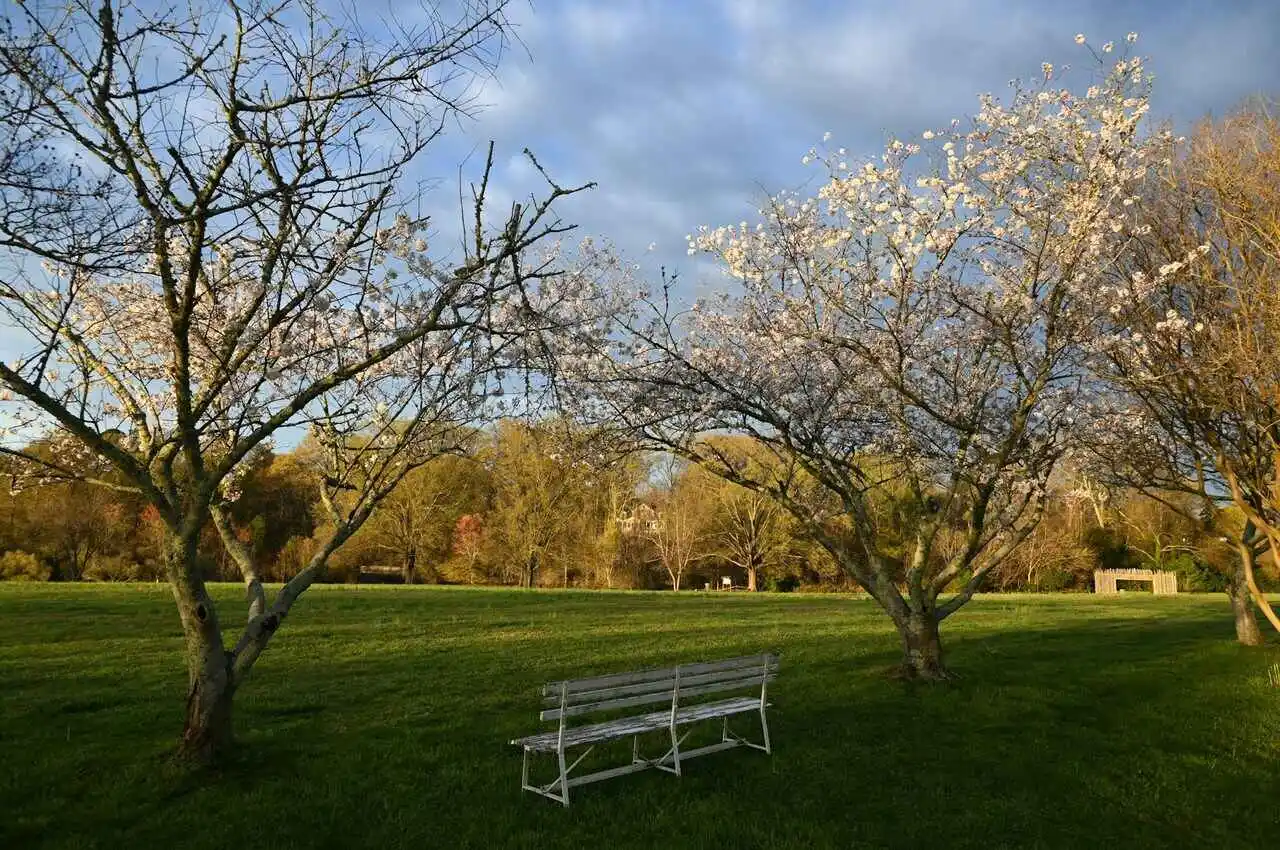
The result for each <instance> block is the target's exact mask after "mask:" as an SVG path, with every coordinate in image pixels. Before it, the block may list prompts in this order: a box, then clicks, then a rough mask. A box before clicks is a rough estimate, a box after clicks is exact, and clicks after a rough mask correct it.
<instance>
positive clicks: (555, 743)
mask: <svg viewBox="0 0 1280 850" xmlns="http://www.w3.org/2000/svg"><path fill="white" fill-rule="evenodd" d="M777 675H778V656H777V655H773V654H769V653H765V654H761V655H748V656H744V657H742V658H728V659H725V660H723V661H710V662H703V663H699V664H682V665H680V666H678V667H666V668H663V669H660V670H640V671H635V672H631V673H616V674H614V675H610V676H594V677H592V678H588V679H569V680H566V681H563V682H551V683H550V684H548V685H545V686H544V687H543V689H542V697H543V705H544V706H548V707H547V708H544V709H543V711H542V712H541V713H540V714H539V715H538V718H539V719H540V720H542V721H544V722H545V721H550V720H554V721H556V723H557V728H556V729H554V730H552V731H549V732H543V733H541V734H538V735H530V736H528V737H526V738H517V739H516V740H514V741H512V742H511V743H512V744H513V745H514V746H517V747H521V748H523V750H524V765H523V768H522V770H521V775H520V787H521V789H523V790H525V791H533V792H534V793H536V794H541V795H542V796H544V797H548V798H550V799H552V800H555V801H557V802H560V803H563V804H564V805H566V806H567V805H569V789H570V788H573V787H575V786H577V785H585V784H586V783H588V782H598V781H600V780H602V779H609V778H611V777H614V776H622V775H624V774H627V773H635V772H636V771H638V770H644V769H646V768H649V767H656V768H658V769H659V770H665V771H667V772H668V773H674V774H675V775H676V776H679V775H680V763H681V762H682V761H685V760H687V759H691V758H695V757H697V756H702V755H707V754H708V753H715V752H719V751H720V750H727V749H729V748H731V747H738V746H747V747H752V748H754V749H757V750H761V751H763V752H765V753H769V754H772V752H773V750H772V747H771V745H770V743H769V722H768V720H767V719H766V717H765V709H767V708H768V707H769V702H768V688H769V682H771V681H773V680H774V678H776V677H777ZM748 690H750V691H758V693H754V694H752V695H750V696H746V695H740V696H736V697H729V698H720V699H714V700H710V701H708V700H707V697H710V696H713V695H716V696H723V695H724V694H728V693H732V692H734V691H739V692H741V691H748ZM655 703H670V707H669V708H664V709H663V710H662V711H653V712H647V713H645V714H632V715H628V716H626V717H616V718H614V719H611V720H605V721H600V722H596V723H591V724H588V725H581V726H570V725H569V724H568V720H569V718H571V717H582V716H584V715H595V714H601V713H604V712H618V711H620V710H622V709H628V708H635V707H637V706H642V705H653V704H655ZM751 712H759V714H760V731H761V734H762V737H763V743H760V744H757V743H754V742H751V741H748V740H746V739H744V738H742V737H740V736H739V735H737V734H736V733H734V732H733V731H732V730H730V729H729V718H730V717H732V716H733V715H735V714H748V713H751ZM715 719H723V721H724V724H723V729H722V731H721V735H720V742H719V743H717V744H710V745H708V746H705V747H698V748H697V749H693V750H681V749H680V745H681V744H682V743H684V740H685V739H686V738H687V737H688V736H689V731H688V730H685V732H684V734H683V735H681V734H680V728H679V727H681V726H687V725H689V724H692V723H697V722H699V721H703V720H715ZM664 729H665V730H667V732H668V735H669V739H670V747H669V748H668V749H667V751H666V752H665V753H663V754H662V755H661V756H659V757H658V758H644V757H642V756H641V755H640V737H639V736H640V735H643V734H645V733H647V732H657V731H661V730H664ZM622 738H631V739H632V744H631V763H630V764H627V765H623V766H621V767H614V768H610V769H608V770H600V771H596V772H595V773H588V774H584V775H581V776H574V777H570V775H569V774H570V773H572V772H573V769H574V768H575V767H577V766H578V765H579V764H581V762H582V760H583V759H584V758H586V756H587V754H588V753H590V752H591V750H592V749H594V747H595V745H596V744H599V743H602V742H604V741H612V740H618V739H622ZM583 746H585V747H586V748H587V749H586V750H584V751H583V752H582V753H580V754H579V755H578V756H577V758H575V759H574V761H573V762H572V764H568V765H567V766H566V761H567V759H566V751H568V750H569V749H571V748H577V747H583ZM530 753H548V754H554V755H555V757H556V765H557V767H558V771H557V775H556V778H555V779H553V780H551V781H550V782H548V783H547V784H545V785H537V784H531V783H530V782H529V755H530Z"/></svg>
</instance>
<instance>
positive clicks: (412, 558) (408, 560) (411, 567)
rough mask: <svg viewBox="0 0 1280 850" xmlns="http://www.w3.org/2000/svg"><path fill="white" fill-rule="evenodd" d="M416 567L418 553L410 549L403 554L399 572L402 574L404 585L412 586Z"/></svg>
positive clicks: (415, 577)
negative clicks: (402, 562)
mask: <svg viewBox="0 0 1280 850" xmlns="http://www.w3.org/2000/svg"><path fill="white" fill-rule="evenodd" d="M417 566H418V553H417V552H416V551H414V550H413V549H410V550H409V551H408V552H406V553H405V555H404V564H403V566H402V567H401V571H402V572H403V573H404V583H405V584H413V583H414V581H415V580H416V579H417V576H416V573H415V570H416V569H417Z"/></svg>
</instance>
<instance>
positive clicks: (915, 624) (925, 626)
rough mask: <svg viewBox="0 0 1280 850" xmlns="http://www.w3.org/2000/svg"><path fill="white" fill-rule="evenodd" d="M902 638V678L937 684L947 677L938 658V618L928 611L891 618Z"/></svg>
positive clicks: (948, 672) (943, 664) (942, 663)
mask: <svg viewBox="0 0 1280 850" xmlns="http://www.w3.org/2000/svg"><path fill="white" fill-rule="evenodd" d="M894 625H895V626H897V627H898V634H900V635H901V636H902V675H903V677H904V678H907V679H914V680H920V681H926V682H937V681H943V680H945V679H950V678H951V673H950V671H948V670H947V666H946V664H945V663H944V662H943V658H942V637H941V635H940V634H939V632H938V625H939V621H938V617H937V615H936V614H935V613H934V612H932V611H911V612H909V613H908V614H907V615H906V616H905V617H899V616H895V617H894Z"/></svg>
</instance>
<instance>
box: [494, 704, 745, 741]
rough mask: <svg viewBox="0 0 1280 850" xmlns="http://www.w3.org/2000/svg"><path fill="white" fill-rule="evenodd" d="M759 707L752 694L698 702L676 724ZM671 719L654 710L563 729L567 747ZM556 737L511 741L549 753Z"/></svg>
mask: <svg viewBox="0 0 1280 850" xmlns="http://www.w3.org/2000/svg"><path fill="white" fill-rule="evenodd" d="M759 707H760V700H759V699H756V698H754V697H736V698H734V699H727V700H719V701H717V702H704V703H699V704H698V705H691V706H687V707H684V708H681V709H679V710H678V711H677V712H676V725H678V726H679V725H684V724H686V723H695V722H697V721H700V720H710V719H713V718H717V717H728V716H731V715H734V714H744V713H746V712H749V711H756V710H758V709H759ZM670 722H671V712H669V711H654V712H650V713H649V714H640V715H635V716H633V717H620V718H618V719H617V720H607V721H605V722H603V723H594V724H591V725H588V726H575V727H574V728H572V729H566V730H565V733H564V743H565V746H566V747H574V746H579V745H581V744H591V743H595V742H597V741H610V740H615V739H618V738H629V737H631V736H632V735H640V734H643V733H645V732H653V731H655V730H658V729H664V728H666V727H667V725H668V724H669V723H670ZM558 740H559V732H558V730H557V731H551V732H542V733H540V734H538V735H529V736H528V737H525V738H517V739H515V740H514V741H512V742H511V743H512V744H514V745H516V746H522V747H524V748H525V749H529V750H536V751H540V752H549V751H553V750H555V748H556V744H557V742H558Z"/></svg>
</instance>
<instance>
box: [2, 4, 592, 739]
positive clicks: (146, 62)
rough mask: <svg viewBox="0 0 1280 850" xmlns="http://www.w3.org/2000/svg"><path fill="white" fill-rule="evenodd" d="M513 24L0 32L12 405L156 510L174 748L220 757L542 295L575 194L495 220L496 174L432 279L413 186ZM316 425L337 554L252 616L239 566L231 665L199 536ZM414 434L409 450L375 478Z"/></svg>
mask: <svg viewBox="0 0 1280 850" xmlns="http://www.w3.org/2000/svg"><path fill="white" fill-rule="evenodd" d="M505 5H506V4H505V2H503V0H464V2H462V3H459V4H455V5H454V6H453V7H451V11H450V12H445V11H442V10H439V9H424V10H423V15H421V16H418V17H416V18H415V19H414V20H413V22H412V23H409V24H404V25H400V24H397V23H395V22H390V23H370V21H371V20H373V19H372V18H371V17H370V16H365V15H359V16H357V15H356V14H355V13H354V12H352V13H350V14H345V15H344V14H341V13H337V14H338V15H339V16H338V17H335V16H334V15H332V14H330V13H329V12H327V11H326V10H325V9H324V8H322V5H321V4H320V3H318V2H314V1H313V0H281V1H280V2H278V3H266V2H259V0H249V1H248V2H237V0H225V2H215V0H207V2H196V3H193V4H191V5H183V6H177V7H159V9H158V10H156V11H153V10H152V7H151V6H150V5H149V4H135V3H131V2H128V0H124V2H116V0H100V2H92V0H71V2H70V3H45V2H24V3H20V4H18V5H17V6H16V7H14V8H13V9H12V10H11V12H10V13H9V14H8V15H7V16H6V18H5V21H4V23H3V24H2V25H0V26H3V29H0V71H2V72H3V74H2V76H3V82H2V83H0V247H3V248H4V249H5V252H4V254H3V255H0V308H3V310H4V315H5V316H6V319H7V322H6V327H7V330H8V331H9V332H10V333H11V334H13V335H14V336H15V337H16V338H18V339H21V340H24V341H25V342H26V343H27V348H26V351H25V352H24V354H23V355H22V356H20V357H19V358H17V359H16V360H15V361H11V362H9V363H6V364H3V365H0V384H3V386H4V388H5V389H6V390H7V393H8V394H11V398H12V399H14V400H13V401H12V402H10V403H9V404H8V407H9V410H8V411H7V413H8V414H9V415H10V417H11V420H12V421H17V422H18V423H19V425H20V426H27V425H39V426H45V425H53V426H56V427H57V428H58V429H60V430H61V431H63V432H64V433H65V434H67V435H70V436H71V437H73V438H75V439H76V440H78V441H79V442H81V443H82V444H83V445H85V446H86V447H87V448H88V449H90V450H91V451H92V452H93V453H95V454H96V455H98V456H99V457H101V458H102V459H103V460H104V461H106V462H108V463H109V464H110V465H111V466H112V467H113V468H114V469H115V470H116V471H117V473H118V474H119V476H120V478H121V479H122V480H123V481H124V482H125V485H127V486H128V487H130V488H132V489H134V490H136V491H137V492H138V493H139V494H140V495H141V496H142V497H143V498H144V499H145V500H146V501H147V502H148V503H150V504H151V505H152V506H153V507H154V508H155V509H156V510H157V511H158V513H159V515H160V517H161V518H162V519H163V522H164V526H165V528H166V530H167V532H166V533H167V542H166V550H167V552H166V572H167V575H168V579H169V582H170V584H171V586H172V588H173V593H174V599H175V602H176V603H177V607H178V611H179V614H180V616H181V620H182V626H183V633H184V635H185V638H186V662H187V669H188V673H189V691H188V697H187V713H186V724H185V731H184V735H183V750H184V752H185V753H187V754H188V755H190V756H192V757H195V758H200V759H206V758H210V757H212V756H214V755H215V754H216V753H217V752H219V751H220V750H221V749H223V747H224V746H225V745H226V744H227V743H228V741H229V740H230V737H231V728H232V727H231V706H232V698H233V695H234V693H235V692H236V689H237V688H238V687H239V686H240V685H241V684H242V683H243V681H244V678H245V676H246V675H247V674H248V672H249V669H250V668H251V667H252V665H253V662H254V660H255V659H256V658H257V657H258V655H259V654H260V652H261V651H262V650H263V649H264V648H265V646H266V645H267V642H268V641H269V640H270V638H271V636H272V635H273V634H274V633H275V631H276V629H277V628H278V627H279V624H280V621H281V620H282V619H283V618H284V616H285V615H286V614H287V613H288V612H289V610H290V609H291V606H292V604H293V602H294V601H295V600H296V599H297V597H298V595H299V594H300V593H301V592H302V591H304V590H305V589H306V587H307V586H309V585H310V583H311V582H312V581H314V580H315V578H316V577H317V576H318V575H319V573H320V571H321V570H322V569H323V564H324V562H325V559H326V558H327V555H328V553H329V552H331V551H332V549H333V548H336V546H337V545H340V543H341V540H342V539H345V537H346V536H349V535H350V534H351V533H353V531H354V529H355V528H358V526H359V524H360V523H362V522H363V521H364V520H365V519H367V517H368V515H369V513H370V512H371V510H372V507H373V505H375V504H376V503H377V501H378V500H380V499H381V498H382V497H384V496H385V494H386V493H387V492H389V491H390V489H391V488H393V487H394V483H395V481H396V480H397V475H402V474H403V471H404V470H405V469H406V468H412V464H414V463H420V462H425V459H426V458H428V457H429V456H431V455H433V454H434V453H435V450H434V449H431V448H430V447H431V446H439V444H440V440H439V439H438V438H441V434H440V433H439V432H438V431H437V430H436V429H434V428H433V427H430V426H431V423H437V422H442V421H449V422H454V423H456V422H457V421H459V420H458V419H456V418H454V417H453V416H452V414H453V413H454V411H453V409H452V404H446V405H445V410H443V411H441V410H440V409H439V406H438V405H437V402H438V401H439V400H440V399H441V398H444V399H448V400H452V399H453V398H454V395H453V394H452V393H451V392H445V393H444V395H443V396H441V395H440V394H439V393H440V391H441V390H442V388H444V387H446V386H447V387H456V388H459V391H460V392H465V393H466V394H468V395H469V394H471V393H472V392H473V391H474V387H475V386H476V378H475V376H476V375H478V374H485V371H486V369H488V368H489V367H488V366H487V365H485V361H486V355H485V354H484V353H483V352H482V351H481V352H479V353H474V352H475V351H476V346H479V347H480V348H482V349H483V348H485V347H487V346H488V345H489V343H488V338H489V332H490V331H492V330H495V329H498V328H501V327H503V326H504V325H506V326H513V325H516V324H521V323H523V322H525V318H526V317H527V316H528V315H530V314H532V313H534V312H536V310H537V308H538V306H539V305H543V304H548V303H557V302H558V301H559V298H558V297H557V296H555V295H553V294H551V293H550V292H548V291H543V289H544V288H548V287H550V285H551V283H552V281H553V278H551V277H550V274H551V268H550V265H549V263H550V262H551V258H548V257H546V256H543V257H539V258H532V259H531V252H530V249H531V248H532V247H533V246H534V245H536V244H537V243H539V242H540V241H541V240H543V239H544V238H545V237H547V236H551V235H554V234H557V233H560V232H563V231H564V230H566V229H567V228H566V227H565V226H564V225H561V224H560V223H559V221H558V220H556V219H555V218H554V217H553V215H552V213H551V205H552V203H553V202H554V201H555V200H556V199H558V198H560V197H562V196H564V195H565V194H568V193H570V192H572V191H576V190H572V189H564V188H561V187H560V186H558V185H556V184H555V183H553V182H550V181H548V184H549V189H548V192H547V194H546V196H545V197H544V198H543V199H541V200H538V199H534V200H531V201H530V202H529V203H527V204H515V205H513V207H512V208H511V209H510V210H509V211H508V212H504V213H503V215H502V217H501V218H500V219H499V221H498V223H497V225H496V226H493V225H491V223H490V222H489V221H488V214H487V210H486V204H485V199H486V194H487V193H486V189H487V186H488V175H489V169H488V167H486V169H485V172H484V176H483V177H482V178H481V180H480V181H479V182H478V183H477V184H476V185H475V186H474V187H473V195H472V198H471V202H470V204H469V207H470V208H469V209H468V210H467V212H466V217H465V222H464V228H463V233H464V238H463V240H462V244H461V245H460V246H459V247H460V256H457V257H456V259H454V260H452V261H449V260H448V259H445V258H447V257H448V254H447V253H446V252H439V251H436V252H433V255H432V256H435V257H440V258H441V259H432V258H431V257H429V256H428V254H427V246H426V244H425V242H424V241H423V239H424V235H429V233H428V231H426V230H425V226H426V222H425V221H424V220H422V218H421V217H420V216H419V215H418V214H417V210H416V205H417V204H418V203H419V201H420V194H421V192H420V187H419V186H417V185H415V184H414V183H412V182H411V181H410V179H409V172H408V170H407V169H408V167H409V166H410V165H411V164H412V163H414V162H415V161H417V160H419V158H420V157H421V155H422V154H423V152H424V151H426V150H427V149H428V147H429V146H430V145H431V144H432V142H433V141H435V140H436V139H437V138H438V137H439V136H440V134H441V133H442V132H443V130H444V129H445V127H446V126H447V124H448V122H449V121H450V120H452V119H453V118H455V117H456V116H458V115H461V114H464V113H465V112H466V110H467V109H468V108H469V107H470V106H471V105H472V104H473V103H474V96H475V91H476V89H475V83H476V81H477V80H479V79H480V78H481V77H482V76H483V75H485V74H487V73H489V72H490V71H492V69H493V68H494V67H495V65H496V63H497V61H498V59H499V57H500V55H501V52H502V50H503V48H504V45H505V44H506V39H507V35H508V23H507V20H506V17H505ZM449 15H452V17H449ZM531 158H532V157H531ZM489 163H490V165H491V163H492V148H491V149H490V159H489ZM534 164H535V165H536V160H535V161H534ZM441 356H443V357H444V358H445V359H446V360H447V361H448V363H450V364H451V365H450V366H449V367H448V368H447V369H445V370H444V371H443V373H442V372H441V371H439V370H436V369H435V368H434V364H436V363H437V361H438V359H439V358H440V357H441ZM424 366H425V367H427V368H425V369H424V368H420V367H424ZM442 374H443V375H444V378H443V381H442V379H441V375H442ZM460 375H461V377H462V379H461V380H458V378H459V376H460ZM468 376H470V377H468ZM406 419H408V420H409V423H410V424H409V425H408V426H405V425H404V424H403V423H404V422H405V420H406ZM463 420H464V421H465V417H464V418H463ZM313 423H314V424H317V425H318V426H319V428H320V430H321V431H323V432H325V433H327V434H329V435H330V440H329V443H330V446H331V447H332V452H331V458H332V460H333V463H332V464H331V466H330V469H329V473H330V478H331V479H332V481H331V482H329V483H328V484H327V486H330V487H332V488H336V490H341V491H342V492H343V493H348V494H349V493H351V492H352V491H351V490H350V489H349V488H350V487H352V486H354V487H355V488H356V492H355V496H354V497H353V498H347V499H345V500H333V505H334V509H335V510H336V511H338V512H339V513H340V514H341V518H342V523H341V525H340V527H339V530H338V533H337V534H336V535H335V536H334V538H333V539H332V540H330V541H328V543H326V545H325V546H323V547H321V551H320V552H319V553H317V558H319V560H315V559H313V561H312V563H311V565H310V566H309V567H308V568H307V569H304V570H303V572H302V573H300V574H299V575H298V576H297V577H295V578H294V579H293V580H292V581H290V582H289V583H288V584H286V585H285V587H284V588H283V589H282V590H281V591H280V592H279V594H277V596H276V598H275V599H274V600H273V601H272V602H270V604H268V603H267V601H266V599H265V597H264V594H263V591H262V587H261V582H260V581H259V579H258V577H257V575H256V574H255V573H253V572H252V571H246V572H245V575H244V578H245V582H246V585H247V587H248V588H249V606H248V622H247V624H246V626H245V628H244V631H243V633H242V635H241V637H240V639H239V640H238V641H236V642H234V643H233V644H231V645H230V646H228V645H227V644H226V643H224V639H223V634H224V633H223V624H222V621H221V619H220V617H219V614H218V611H217V608H216V606H215V605H214V603H213V600H212V599H211V598H210V596H209V594H208V592H207V590H206V588H205V585H204V580H203V578H202V576H201V575H200V572H199V570H198V568H197V546H198V542H199V538H200V534H201V531H202V529H203V528H204V527H205V525H206V523H207V521H208V519H209V517H210V511H211V508H213V509H214V510H215V512H216V505H217V503H218V502H219V501H221V500H223V499H226V498H230V497H232V496H233V495H234V493H233V490H234V478H233V474H234V473H235V471H236V470H237V468H238V467H239V466H240V465H241V463H242V461H244V459H245V458H246V457H247V456H248V455H249V453H250V452H252V451H253V450H254V449H255V448H256V447H258V446H260V445H262V444H263V443H264V441H266V440H267V439H268V438H270V437H271V436H272V435H273V434H275V433H277V432H278V431H279V430H280V429H282V428H285V427H295V426H303V427H306V426H309V425H311V424H313ZM397 423H400V424H397ZM420 426H421V427H420ZM115 435H123V438H122V439H118V438H117V437H116V436H115ZM406 441H407V442H408V443H409V444H413V445H418V446H422V447H423V448H422V449H421V450H420V451H419V450H413V451H410V452H409V453H408V457H409V458H411V460H409V461H407V462H402V461H392V460H391V459H390V458H391V457H392V456H393V454H394V451H397V450H401V449H404V448H406ZM445 442H447V435H445ZM8 451H10V452H14V451H16V450H14V449H12V448H10V449H8ZM30 460H32V462H37V463H38V462H40V459H39V458H32V459H30ZM46 466H47V467H50V468H53V467H56V466H57V464H56V463H55V464H46ZM237 561H238V562H239V563H241V565H242V566H243V564H244V563H246V561H245V560H243V559H237Z"/></svg>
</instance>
